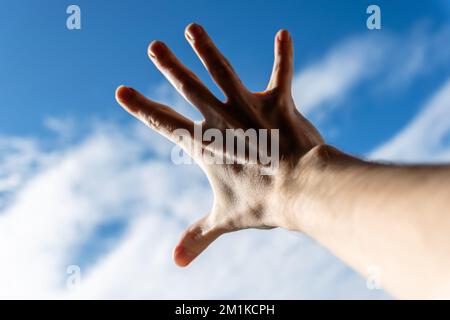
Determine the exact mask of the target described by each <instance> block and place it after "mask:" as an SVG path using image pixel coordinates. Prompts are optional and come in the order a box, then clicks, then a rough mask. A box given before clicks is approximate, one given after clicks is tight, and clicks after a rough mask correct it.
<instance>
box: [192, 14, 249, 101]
mask: <svg viewBox="0 0 450 320" xmlns="http://www.w3.org/2000/svg"><path fill="white" fill-rule="evenodd" d="M185 35H186V38H187V40H188V41H189V43H190V44H191V46H192V48H193V49H194V51H195V52H196V53H197V55H198V56H199V58H200V60H201V61H202V62H203V64H204V65H205V67H206V69H207V70H208V71H209V73H210V74H211V76H212V77H213V79H214V81H215V82H216V83H217V85H218V86H219V87H220V88H221V89H222V91H223V92H224V94H225V95H226V96H227V97H228V99H230V100H232V99H235V98H239V97H240V96H242V95H245V94H248V90H247V89H246V88H245V87H244V85H243V84H242V82H241V80H240V79H239V77H238V76H237V74H236V72H235V71H234V70H233V67H232V66H231V64H230V63H229V62H228V61H227V59H226V58H225V57H224V56H223V55H222V53H221V52H220V51H219V49H218V48H217V47H216V46H215V44H214V43H213V41H212V40H211V38H210V37H209V36H208V34H207V33H206V31H205V30H204V29H203V28H202V27H201V26H199V25H198V24H195V23H191V24H190V25H189V26H187V28H186V32H185Z"/></svg>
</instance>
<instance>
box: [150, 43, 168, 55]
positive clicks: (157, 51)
mask: <svg viewBox="0 0 450 320" xmlns="http://www.w3.org/2000/svg"><path fill="white" fill-rule="evenodd" d="M165 49H166V45H165V44H164V42H162V41H159V40H153V41H152V42H150V44H149V45H148V48H147V52H148V55H149V56H150V58H156V57H157V56H158V55H161V54H162V53H163V51H164V50H165Z"/></svg>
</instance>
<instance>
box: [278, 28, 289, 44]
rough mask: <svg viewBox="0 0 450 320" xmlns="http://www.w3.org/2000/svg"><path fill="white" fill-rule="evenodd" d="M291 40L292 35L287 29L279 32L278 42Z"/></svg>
mask: <svg viewBox="0 0 450 320" xmlns="http://www.w3.org/2000/svg"><path fill="white" fill-rule="evenodd" d="M290 39H291V35H290V33H289V31H288V30H287V29H281V30H280V31H278V32H277V40H278V41H282V42H283V41H289V40H290Z"/></svg>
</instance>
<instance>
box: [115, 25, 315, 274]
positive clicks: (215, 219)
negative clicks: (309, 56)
mask: <svg viewBox="0 0 450 320" xmlns="http://www.w3.org/2000/svg"><path fill="white" fill-rule="evenodd" d="M185 35H186V38H187V40H188V42H189V43H190V44H191V46H192V47H193V49H194V50H195V52H196V53H197V55H198V56H199V58H200V59H201V61H202V62H203V64H204V65H205V67H206V68H207V70H208V71H209V73H210V74H211V76H212V78H213V79H214V81H215V82H216V83H217V85H218V86H219V87H220V88H221V90H222V91H223V92H224V94H225V95H226V97H227V101H226V102H222V101H220V100H218V99H217V98H216V97H215V96H214V95H213V94H212V93H211V92H210V91H209V90H208V88H207V87H206V86H205V85H204V84H203V83H202V82H201V81H200V79H199V78H198V77H197V76H196V75H195V74H193V73H192V72H191V71H190V70H189V69H187V68H186V67H185V66H184V65H183V64H181V63H180V61H179V60H178V59H177V58H176V57H175V55H174V54H173V53H172V52H171V51H170V50H169V48H167V46H166V45H165V44H163V43H162V42H159V41H154V42H152V43H151V44H150V46H149V49H148V54H149V56H150V59H151V60H152V61H153V63H154V64H155V65H156V66H157V68H158V69H159V70H160V71H161V72H162V73H163V74H164V75H165V76H166V78H167V79H168V80H169V81H170V82H171V83H172V84H173V86H174V87H175V88H176V89H177V90H178V91H179V93H180V94H181V95H183V96H184V97H185V98H186V99H187V100H188V101H189V102H190V103H191V104H192V105H194V106H195V107H197V108H198V110H199V111H200V112H201V113H202V115H203V116H204V121H203V122H202V130H203V131H202V132H205V130H207V129H211V128H215V129H218V130H220V132H222V133H224V132H225V129H243V130H247V129H257V130H258V129H268V130H269V131H270V130H273V129H278V130H279V140H277V141H273V139H272V140H271V141H270V143H271V144H274V143H277V147H279V159H277V160H279V166H278V167H277V168H276V170H275V171H274V172H273V174H272V175H262V174H261V172H262V169H264V168H263V166H264V165H263V164H261V163H260V162H257V163H253V164H242V163H232V164H211V163H208V162H206V161H204V158H203V157H202V155H203V153H204V152H205V150H207V151H209V152H210V153H213V154H215V155H216V156H217V155H218V156H219V158H220V157H223V158H229V156H230V154H229V153H227V151H226V150H224V149H222V148H215V149H211V148H209V149H208V143H210V142H207V143H206V142H203V141H198V140H196V139H194V123H193V122H192V121H191V120H189V119H187V118H185V117H184V116H182V115H180V114H179V113H177V112H175V111H174V110H172V109H171V108H169V107H167V106H165V105H162V104H159V103H156V102H153V101H151V100H148V99H147V98H145V97H144V96H143V95H142V94H140V93H138V92H137V91H136V90H134V89H131V88H128V87H124V86H121V87H119V88H118V89H117V92H116V98H117V100H118V102H119V103H120V104H121V105H122V106H123V107H124V108H125V109H126V110H127V111H128V112H130V113H131V114H132V115H134V116H135V117H137V118H138V119H140V120H141V121H143V122H144V123H145V124H147V125H148V126H149V127H151V128H153V129H154V130H156V131H158V132H159V133H161V134H162V135H164V136H165V137H167V138H169V139H171V140H172V141H174V142H175V143H179V144H180V145H181V146H182V147H183V148H184V149H185V150H187V151H188V152H189V153H190V154H191V156H192V157H193V158H194V159H195V160H196V162H197V163H198V164H199V165H200V166H201V167H202V169H203V170H204V171H205V173H206V175H207V177H208V179H209V181H210V183H211V186H212V188H213V191H214V205H213V208H212V210H211V212H210V213H208V214H207V215H205V216H204V217H203V218H202V219H200V220H199V221H198V222H196V223H194V224H193V225H191V226H190V227H189V228H188V229H187V230H186V231H185V233H184V234H183V235H182V237H181V239H180V241H179V243H178V245H177V246H176V248H175V250H174V260H175V262H176V263H177V264H178V265H180V266H186V265H188V264H189V263H190V262H191V261H192V260H193V259H195V258H196V257H197V256H198V255H199V254H200V253H201V252H202V251H203V250H205V249H206V247H207V246H208V245H209V244H210V243H211V242H213V241H214V240H215V239H217V237H219V236H220V235H222V234H224V233H226V232H231V231H236V230H240V229H245V228H273V227H279V226H286V223H285V221H286V218H285V217H284V216H283V213H282V212H279V210H280V209H281V208H282V204H281V202H282V199H281V197H280V194H281V193H282V190H283V186H285V185H286V183H287V181H288V180H289V176H290V175H292V174H293V173H294V170H296V171H295V172H297V171H298V170H297V169H298V167H297V164H298V163H299V161H300V159H301V158H302V157H303V156H304V155H305V154H306V153H307V152H308V151H310V150H311V149H313V148H314V147H315V146H317V145H320V144H322V143H323V140H322V137H321V136H320V134H319V133H318V131H317V130H316V129H315V128H314V127H313V125H312V124H311V123H310V122H308V121H307V120H306V119H305V118H304V117H303V116H302V115H301V114H300V113H299V112H298V111H297V109H296V107H295V104H294V101H293V99H292V95H291V82H292V77H293V44H292V39H291V37H290V35H289V33H288V31H286V30H281V31H280V32H278V34H277V35H276V37H275V61H274V66H273V71H272V75H271V78H270V81H269V84H268V87H267V89H266V90H265V91H264V92H258V93H252V92H250V91H248V90H247V89H246V88H245V87H244V85H243V84H242V82H241V81H240V80H239V77H238V76H237V74H236V73H235V72H234V70H233V68H232V67H231V65H230V63H229V62H228V61H227V60H226V59H225V57H224V56H223V55H222V54H221V53H220V51H219V50H218V49H217V47H216V46H215V45H214V43H213V42H212V40H211V39H210V38H209V36H208V34H207V33H206V32H205V30H204V29H203V28H202V27H201V26H199V25H197V24H190V25H189V26H188V27H187V28H186V32H185ZM177 129H184V130H185V131H186V132H188V133H189V134H188V139H180V136H178V135H177V134H176V131H177ZM224 136H225V134H224ZM192 145H197V146H199V147H200V148H199V149H200V150H202V152H201V153H200V154H196V153H194V152H192V150H193V149H192V148H190V147H189V146H192ZM247 147H248V148H250V147H251V146H247ZM237 158H238V155H237V157H236V159H237Z"/></svg>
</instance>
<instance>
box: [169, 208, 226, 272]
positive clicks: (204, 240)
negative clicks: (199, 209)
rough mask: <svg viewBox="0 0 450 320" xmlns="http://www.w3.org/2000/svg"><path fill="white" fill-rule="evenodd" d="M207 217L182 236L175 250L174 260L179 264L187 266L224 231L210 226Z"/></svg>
mask: <svg viewBox="0 0 450 320" xmlns="http://www.w3.org/2000/svg"><path fill="white" fill-rule="evenodd" d="M207 218H208V216H206V217H204V218H202V219H201V220H199V221H197V222H196V223H194V224H193V225H191V226H190V227H189V228H188V229H187V230H186V231H185V232H184V233H183V235H182V236H181V239H180V240H179V241H178V244H177V245H176V247H175V249H174V250H173V260H174V261H175V263H176V264H177V265H178V266H180V267H185V266H187V265H188V264H189V263H191V261H192V260H194V259H195V258H196V257H197V256H198V255H199V254H200V253H202V252H203V251H204V250H205V249H206V248H207V247H208V246H209V245H210V244H211V243H212V242H213V241H214V240H216V239H217V238H218V237H219V236H220V235H221V234H222V233H223V231H221V230H219V229H217V228H212V227H210V226H209V225H208V223H207Z"/></svg>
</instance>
